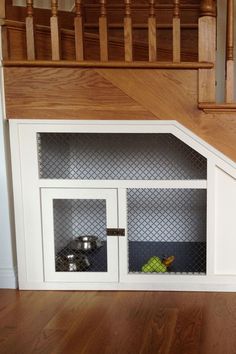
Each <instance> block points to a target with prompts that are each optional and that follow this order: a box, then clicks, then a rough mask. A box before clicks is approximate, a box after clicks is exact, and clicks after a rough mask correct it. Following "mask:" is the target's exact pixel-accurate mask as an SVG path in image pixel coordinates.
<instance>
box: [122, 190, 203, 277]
mask: <svg viewBox="0 0 236 354" xmlns="http://www.w3.org/2000/svg"><path fill="white" fill-rule="evenodd" d="M127 200H128V218H127V219H128V247H129V272H138V273H140V272H142V273H152V272H154V273H156V272H158V273H162V272H164V273H205V272H206V190H197V189H128V190H127ZM171 256H174V257H175V259H174V261H173V263H172V264H171V265H169V266H168V267H167V268H166V267H163V260H164V263H165V261H166V260H165V259H168V257H171Z"/></svg>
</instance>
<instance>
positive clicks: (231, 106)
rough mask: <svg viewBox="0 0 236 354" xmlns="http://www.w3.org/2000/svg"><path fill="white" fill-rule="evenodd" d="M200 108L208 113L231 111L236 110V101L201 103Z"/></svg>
mask: <svg viewBox="0 0 236 354" xmlns="http://www.w3.org/2000/svg"><path fill="white" fill-rule="evenodd" d="M198 108H199V109H202V110H203V111H204V112H206V113H229V112H236V102H235V103H199V104H198Z"/></svg>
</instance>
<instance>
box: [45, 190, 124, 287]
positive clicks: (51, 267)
mask: <svg viewBox="0 0 236 354" xmlns="http://www.w3.org/2000/svg"><path fill="white" fill-rule="evenodd" d="M41 196H42V225H43V253H44V272H45V281H47V282H48V281H52V282H54V281H59V282H85V283H86V282H117V281H118V266H117V265H118V239H117V237H107V272H56V270H55V257H56V256H55V244H54V225H53V220H54V218H53V200H54V199H99V200H105V201H106V223H107V228H117V226H118V225H117V215H118V212H117V191H116V190H114V189H65V188H64V189H56V188H53V189H47V188H46V189H42V190H41Z"/></svg>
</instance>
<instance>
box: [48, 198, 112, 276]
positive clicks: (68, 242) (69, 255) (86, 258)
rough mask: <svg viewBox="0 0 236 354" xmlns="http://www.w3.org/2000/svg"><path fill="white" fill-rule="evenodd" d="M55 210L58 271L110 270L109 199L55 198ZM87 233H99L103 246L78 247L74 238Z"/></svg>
mask: <svg viewBox="0 0 236 354" xmlns="http://www.w3.org/2000/svg"><path fill="white" fill-rule="evenodd" d="M53 211H54V241H55V254H56V260H55V266H56V271H74V270H77V271H86V272H106V271H107V246H106V201H105V200H93V199H89V200H87V199H54V201H53ZM84 235H94V236H97V237H98V239H99V240H101V244H102V246H101V247H99V248H98V249H95V250H93V251H92V250H90V251H81V250H78V249H75V247H74V246H72V245H73V242H72V241H73V240H75V239H76V238H77V237H78V236H84ZM73 265H74V266H73Z"/></svg>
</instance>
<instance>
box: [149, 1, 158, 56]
mask: <svg viewBox="0 0 236 354" xmlns="http://www.w3.org/2000/svg"><path fill="white" fill-rule="evenodd" d="M148 48H149V61H151V62H153V61H156V60H157V20H156V14H155V0H149V17H148Z"/></svg>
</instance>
